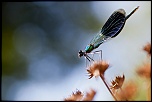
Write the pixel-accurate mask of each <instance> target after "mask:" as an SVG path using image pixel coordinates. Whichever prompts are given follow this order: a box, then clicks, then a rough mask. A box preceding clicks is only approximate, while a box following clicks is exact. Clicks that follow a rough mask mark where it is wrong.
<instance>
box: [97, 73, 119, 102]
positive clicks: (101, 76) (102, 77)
mask: <svg viewBox="0 0 152 102" xmlns="http://www.w3.org/2000/svg"><path fill="white" fill-rule="evenodd" d="M100 78H101V79H102V80H103V82H104V84H105V85H106V87H107V89H108V90H109V92H110V93H111V95H112V96H113V98H114V99H115V101H118V100H117V98H116V97H115V96H114V94H113V93H112V91H111V90H110V88H109V87H108V85H107V83H106V81H105V79H104V76H103V75H100Z"/></svg>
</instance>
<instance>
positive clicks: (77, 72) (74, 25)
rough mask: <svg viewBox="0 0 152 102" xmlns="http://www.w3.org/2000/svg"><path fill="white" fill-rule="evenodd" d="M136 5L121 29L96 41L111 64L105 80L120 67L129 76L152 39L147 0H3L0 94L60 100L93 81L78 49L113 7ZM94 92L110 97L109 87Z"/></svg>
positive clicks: (11, 98)
mask: <svg viewBox="0 0 152 102" xmlns="http://www.w3.org/2000/svg"><path fill="white" fill-rule="evenodd" d="M137 6H140V8H139V10H137V11H136V12H135V13H134V14H133V15H132V16H131V17H130V18H129V19H128V20H127V22H126V24H125V27H124V28H123V30H122V32H121V33H120V35H118V37H116V38H114V39H112V40H111V41H108V42H107V43H105V44H103V46H102V45H101V47H99V49H100V50H101V49H102V50H103V59H105V60H108V61H109V62H110V63H112V66H113V68H111V69H113V70H112V71H110V70H109V72H107V73H106V77H107V78H109V79H108V80H111V78H112V77H113V76H114V75H115V74H118V73H124V72H126V73H125V74H126V76H128V77H131V76H132V75H133V74H131V73H127V71H128V72H131V71H132V70H133V69H132V67H136V65H138V63H141V62H142V61H143V60H144V59H145V58H146V55H145V54H144V53H143V52H142V51H141V48H142V46H143V45H145V43H147V42H150V41H151V39H150V38H151V2H150V1H140V2H139V1H128V2H124V1H122V2H120V1H117V2H116V1H115V2H112V1H109V2H108V1H100V2H99V1H98V2H97V1H92V2H2V87H1V89H2V91H1V93H2V94H1V97H2V100H62V99H63V98H65V97H66V96H68V95H70V93H71V92H72V91H74V90H75V89H76V88H78V89H79V88H80V89H81V90H88V89H87V88H90V87H94V84H95V83H97V82H96V80H91V81H89V80H87V76H86V70H85V61H84V58H81V59H79V58H78V56H77V53H78V51H79V50H84V48H85V46H86V45H87V44H89V42H90V40H91V39H92V38H93V36H94V35H95V34H96V33H98V32H99V31H100V29H101V27H102V26H103V24H104V23H105V22H106V20H107V19H108V17H109V16H110V15H111V14H112V13H113V11H115V10H117V9H119V8H123V9H125V11H126V14H129V13H130V12H131V11H132V10H133V9H134V8H135V7H137ZM117 68H118V69H117ZM119 68H120V69H119ZM128 68H131V70H128ZM118 70H119V71H118ZM111 72H113V74H111ZM110 75H113V76H110ZM109 76H110V77H109ZM86 82H87V83H88V84H86ZM87 85H88V86H87ZM99 87H101V86H100V85H99ZM103 90H104V89H103ZM106 93H107V94H106ZM98 95H99V96H102V95H103V97H98ZM98 95H97V96H96V98H95V100H112V97H111V96H110V94H109V93H108V91H107V90H106V92H105V93H103V94H98ZM104 96H105V97H104ZM102 98H103V99H102Z"/></svg>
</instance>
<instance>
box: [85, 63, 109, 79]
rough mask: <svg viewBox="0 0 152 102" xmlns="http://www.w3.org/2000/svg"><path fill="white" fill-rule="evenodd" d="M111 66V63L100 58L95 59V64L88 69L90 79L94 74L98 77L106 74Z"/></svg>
mask: <svg viewBox="0 0 152 102" xmlns="http://www.w3.org/2000/svg"><path fill="white" fill-rule="evenodd" d="M108 67H109V64H108V63H107V62H106V61H103V60H100V61H95V62H93V64H92V65H91V66H90V67H89V69H87V71H88V74H89V79H90V78H92V77H93V76H95V77H97V76H100V75H104V72H105V71H106V69H107V68H108Z"/></svg>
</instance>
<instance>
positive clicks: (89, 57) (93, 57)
mask: <svg viewBox="0 0 152 102" xmlns="http://www.w3.org/2000/svg"><path fill="white" fill-rule="evenodd" d="M85 60H86V67H89V66H90V65H91V64H92V62H94V61H97V60H102V50H99V51H95V52H91V53H87V54H86V56H85Z"/></svg>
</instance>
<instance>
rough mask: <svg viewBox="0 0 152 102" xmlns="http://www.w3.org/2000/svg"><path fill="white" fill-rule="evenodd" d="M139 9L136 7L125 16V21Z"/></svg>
mask: <svg viewBox="0 0 152 102" xmlns="http://www.w3.org/2000/svg"><path fill="white" fill-rule="evenodd" d="M138 8H139V6H137V7H136V8H135V9H134V10H133V11H132V12H131V13H130V14H129V15H127V16H126V20H127V19H128V18H129V17H130V16H131V15H132V14H133V13H134V12H135V11H136V10H137V9H138Z"/></svg>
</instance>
